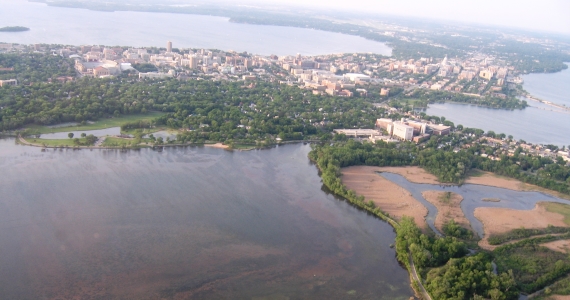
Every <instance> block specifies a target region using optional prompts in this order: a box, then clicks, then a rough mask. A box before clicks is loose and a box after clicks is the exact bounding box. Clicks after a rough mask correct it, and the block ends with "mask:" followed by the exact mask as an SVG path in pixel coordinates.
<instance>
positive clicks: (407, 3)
mask: <svg viewBox="0 0 570 300" xmlns="http://www.w3.org/2000/svg"><path fill="white" fill-rule="evenodd" d="M264 2H265V3H280V4H287V3H289V4H296V5H311V6H320V7H329V8H336V9H352V10H359V11H365V12H378V13H384V14H391V15H402V16H412V17H422V18H433V19H447V20H454V21H465V22H475V23H482V24H488V25H502V26H509V27H519V28H526V29H533V30H539V31H552V32H559V33H565V34H569V35H570V0H474V1H465V0H343V1H340V0H267V1H264Z"/></svg>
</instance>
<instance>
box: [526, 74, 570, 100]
mask: <svg viewBox="0 0 570 300" xmlns="http://www.w3.org/2000/svg"><path fill="white" fill-rule="evenodd" d="M566 65H568V66H570V63H566ZM522 78H523V80H524V83H523V87H524V89H525V90H526V91H527V92H529V93H530V94H531V95H533V96H535V97H537V98H539V99H542V100H546V101H550V102H553V103H555V104H559V105H566V106H567V107H570V85H569V84H570V68H568V69H566V70H562V71H561V72H556V73H533V74H528V75H524V76H522Z"/></svg>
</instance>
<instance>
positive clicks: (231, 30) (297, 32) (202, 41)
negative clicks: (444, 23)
mask: <svg viewBox="0 0 570 300" xmlns="http://www.w3.org/2000/svg"><path fill="white" fill-rule="evenodd" d="M11 25H18V26H25V27H28V28H30V29H31V30H30V31H26V32H18V33H13V32H6V33H0V42H8V43H20V44H37V43H48V44H65V45H93V44H97V45H106V46H116V45H117V46H136V47H147V46H148V47H150V46H155V47H166V42H167V41H172V43H173V47H174V48H205V49H220V50H224V51H227V50H235V51H239V52H242V51H247V52H250V53H254V54H260V55H270V54H276V55H295V54H297V53H300V54H303V55H317V54H331V53H348V52H372V53H378V54H383V55H391V53H392V50H391V48H389V47H388V46H386V45H385V44H383V43H379V42H374V41H371V40H367V39H364V38H361V37H357V36H351V35H346V34H340V33H333V32H326V31H319V30H313V29H303V28H293V27H282V26H265V25H264V26H261V25H250V24H238V23H230V22H229V19H228V18H223V17H212V16H202V15H187V14H168V13H151V12H129V11H119V12H101V11H91V10H86V9H76V8H62V7H53V6H47V5H46V4H42V3H34V2H27V1H22V0H5V1H2V9H0V27H2V26H11Z"/></svg>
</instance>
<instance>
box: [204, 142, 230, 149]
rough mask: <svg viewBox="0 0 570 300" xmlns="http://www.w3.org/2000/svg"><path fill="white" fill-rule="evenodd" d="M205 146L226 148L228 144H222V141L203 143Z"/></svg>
mask: <svg viewBox="0 0 570 300" xmlns="http://www.w3.org/2000/svg"><path fill="white" fill-rule="evenodd" d="M204 146H205V147H212V148H220V149H228V148H229V147H230V146H228V145H224V144H222V143H215V144H204Z"/></svg>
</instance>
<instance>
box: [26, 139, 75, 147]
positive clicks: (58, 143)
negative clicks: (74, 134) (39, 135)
mask: <svg viewBox="0 0 570 300" xmlns="http://www.w3.org/2000/svg"><path fill="white" fill-rule="evenodd" d="M73 140H74V139H59V140H48V139H32V138H28V139H26V141H27V142H29V143H32V144H37V145H44V146H47V147H66V146H67V147H75V146H77V145H76V144H75V143H74V142H73ZM79 140H80V141H82V142H85V139H84V138H81V139H79Z"/></svg>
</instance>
